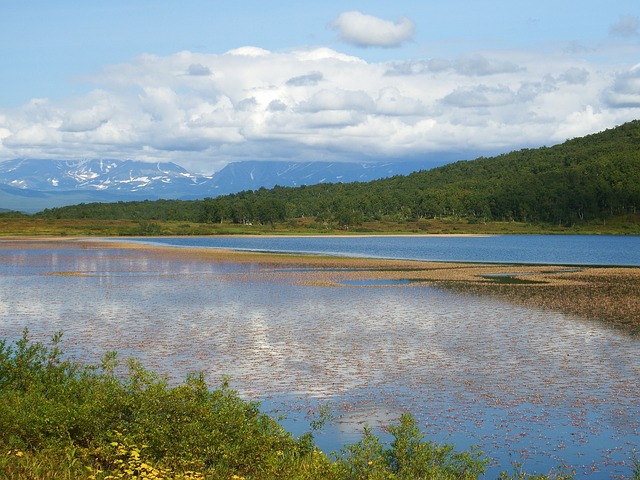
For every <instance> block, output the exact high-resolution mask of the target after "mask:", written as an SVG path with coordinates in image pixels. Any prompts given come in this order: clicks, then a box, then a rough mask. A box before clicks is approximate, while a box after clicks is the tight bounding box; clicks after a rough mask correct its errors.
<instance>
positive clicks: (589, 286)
mask: <svg viewBox="0 0 640 480" xmlns="http://www.w3.org/2000/svg"><path fill="white" fill-rule="evenodd" d="M114 240H115V241H114ZM54 245H58V246H60V247H63V248H80V249H92V250H93V249H101V248H110V249H114V248H115V249H119V250H122V251H123V252H127V251H128V252H131V254H132V255H136V252H141V251H144V252H145V253H146V254H150V255H156V254H157V255H162V256H167V255H171V256H172V257H174V258H185V259H189V260H191V261H193V260H195V261H205V262H211V261H213V262H224V263H234V262H235V263H245V264H246V263H255V264H258V265H260V266H261V268H265V269H273V270H274V271H275V272H276V273H277V274H278V275H282V276H286V277H287V278H289V279H290V281H292V282H296V283H300V284H306V285H315V286H327V287H341V288H354V286H353V285H350V284H349V282H359V283H358V285H359V286H357V287H356V288H378V287H380V286H385V287H389V286H394V287H396V288H413V287H419V286H435V287H438V288H444V289H447V290H452V291H456V292H459V293H461V294H472V295H489V296H494V297H497V298H501V299H503V300H504V301H507V302H511V303H515V304H519V305H525V306H530V307H534V308H543V309H550V310H554V311H560V312H563V313H565V314H568V315H577V316H581V317H584V318H587V319H595V320H601V321H604V322H606V323H607V324H610V325H612V326H614V327H616V328H619V329H621V330H622V331H624V332H626V333H631V334H633V335H640V267H614V266H592V265H583V266H574V265H572V266H566V265H524V264H493V263H478V262H474V263H463V262H443V261H421V260H397V259H384V258H364V257H341V256H329V255H312V254H297V253H265V252H253V251H238V250H231V249H212V248H206V247H175V246H169V245H154V244H151V243H141V242H134V241H130V242H128V241H127V238H126V237H117V239H110V238H109V237H55V236H47V237H37V236H24V237H21V236H13V237H2V238H0V250H2V249H5V248H13V247H16V246H19V247H20V248H33V249H39V248H50V247H52V246H54ZM54 274H55V273H54ZM61 274H62V273H61ZM66 274H77V273H76V272H66ZM384 282H387V283H384Z"/></svg>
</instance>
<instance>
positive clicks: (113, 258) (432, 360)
mask: <svg viewBox="0 0 640 480" xmlns="http://www.w3.org/2000/svg"><path fill="white" fill-rule="evenodd" d="M485 238H494V237H473V239H472V238H448V239H447V238H435V237H434V238H433V239H432V240H435V241H436V242H435V244H438V245H446V244H447V242H446V240H451V241H452V242H451V243H449V244H448V245H449V246H448V247H446V249H448V251H449V255H458V254H459V250H460V249H461V248H462V247H461V245H463V244H464V242H462V241H463V240H465V241H471V240H473V241H471V242H470V243H472V244H475V243H474V241H475V239H478V240H480V241H481V242H482V241H484V239H485ZM498 238H502V237H498ZM531 238H532V240H533V242H532V248H533V252H535V253H532V251H529V252H523V251H518V249H520V250H521V249H522V248H523V247H518V248H515V247H514V248H510V249H509V250H511V252H512V253H511V254H510V255H518V256H519V257H520V258H522V259H523V260H522V261H523V262H527V263H529V262H531V263H541V262H543V263H547V262H546V259H547V258H548V257H547V256H546V255H547V254H548V253H544V254H543V253H542V252H543V251H544V252H547V251H548V250H549V249H548V248H546V247H544V245H543V244H544V242H545V240H543V239H541V238H533V237H531ZM553 239H554V240H556V239H559V241H560V242H561V243H564V244H565V245H574V246H575V249H581V251H583V252H584V248H586V247H585V246H584V245H588V244H589V242H585V244H582V243H581V242H582V240H580V239H576V238H564V237H553ZM617 239H623V240H622V241H620V240H617ZM230 240H231V241H237V242H239V243H240V244H241V246H236V247H230V245H229V244H218V243H217V242H218V241H220V242H229V241H230ZM254 240H264V241H265V242H266V244H262V246H261V245H259V244H257V243H253V242H254ZM303 240H305V241H306V242H309V241H311V242H316V243H314V245H315V246H314V247H313V248H312V249H311V250H309V251H316V250H315V249H316V248H319V247H318V246H317V245H318V243H319V244H321V245H322V244H325V248H326V251H324V252H323V253H330V254H333V255H339V254H350V253H349V252H345V251H343V249H344V248H346V247H344V244H345V243H346V244H348V245H349V248H355V246H354V245H355V244H357V243H358V242H362V244H361V246H360V247H359V248H358V249H356V250H359V253H358V255H364V256H366V255H367V254H369V253H370V254H371V255H380V256H394V252H396V255H398V256H402V258H405V257H404V255H414V254H413V253H401V254H400V253H398V252H407V251H415V250H416V249H417V250H419V251H425V250H426V249H427V246H425V244H424V243H422V244H421V243H420V242H419V241H420V240H421V238H414V237H403V240H401V243H402V242H404V241H407V242H408V243H409V244H413V242H418V245H419V246H418V247H416V246H411V247H409V246H398V245H395V246H394V245H390V244H389V243H393V242H391V240H392V239H390V238H385V237H374V238H369V237H367V238H362V239H360V238H359V237H354V238H352V237H349V238H346V239H337V238H335V239H333V238H326V239H325V238H323V239H319V238H315V239H308V238H305V239H303ZM520 240H521V239H518V241H520ZM522 240H525V239H522ZM568 240H573V242H569V241H568ZM602 240H605V241H606V242H605V244H606V245H609V247H607V248H611V249H612V250H611V253H612V257H611V258H613V260H611V259H610V260H609V261H607V256H606V255H605V254H604V253H603V252H600V251H597V252H596V251H594V250H591V251H589V252H588V256H589V259H591V261H590V260H589V259H586V258H585V259H583V260H582V261H579V262H578V260H579V259H576V261H571V259H570V258H569V257H562V258H564V260H563V261H561V262H558V261H554V262H549V263H566V264H574V263H597V264H609V263H612V264H633V265H635V264H636V263H632V262H634V261H637V252H636V253H635V254H634V252H633V251H627V253H625V254H622V255H620V251H624V250H625V248H626V247H624V245H627V246H628V245H633V243H634V242H637V237H636V238H632V237H594V238H593V239H590V241H596V242H599V241H602ZM145 241H149V240H148V239H145ZM152 241H153V242H161V241H162V242H164V241H169V242H171V243H174V244H178V243H179V244H181V245H183V246H184V245H186V243H182V242H194V241H195V242H204V243H206V244H207V245H209V246H214V247H218V248H246V249H255V250H262V249H264V250H278V251H295V250H292V248H293V247H292V244H291V243H287V242H293V241H297V240H296V239H287V238H276V239H264V238H261V239H253V238H248V239H246V238H242V239H240V238H237V239H218V238H206V239H205V238H188V239H153V240H152ZM501 241H504V240H501ZM629 241H631V242H630V243H629ZM209 242H212V243H209ZM246 242H249V243H246ZM334 242H335V243H334ZM340 242H342V243H341V245H340V246H336V245H337V243H340ZM385 242H386V243H387V245H386V247H385V248H386V250H383V251H380V250H374V249H373V248H374V246H375V245H377V246H378V247H379V245H380V244H381V243H382V244H384V243H385ZM617 242H620V243H617ZM1 243H2V242H0V254H1V257H0V336H1V337H2V338H13V339H15V338H18V337H19V336H20V334H21V331H22V329H23V328H24V327H28V328H29V330H30V332H31V334H32V336H33V338H34V339H38V340H46V339H48V338H49V337H50V336H51V334H52V333H53V332H55V331H59V330H62V331H64V337H63V338H64V346H65V349H66V350H67V351H68V352H70V353H71V354H73V355H75V356H76V357H77V358H80V359H86V360H90V361H97V360H98V359H99V358H100V357H101V356H102V355H103V354H104V353H105V352H107V351H110V350H117V351H118V352H119V353H120V356H121V358H126V357H129V356H135V357H136V358H138V359H140V360H141V361H142V362H143V364H144V365H146V366H147V367H149V368H152V369H154V370H156V371H160V372H165V373H168V374H169V376H170V378H171V379H172V381H174V382H179V381H181V380H182V379H184V378H185V376H186V375H187V374H188V373H189V372H197V371H202V372H204V373H205V375H206V377H207V379H208V381H209V382H210V383H211V384H212V385H215V384H217V383H219V382H220V381H221V380H222V378H223V377H224V376H226V375H230V376H231V379H232V382H231V384H232V386H233V387H234V388H235V389H237V390H238V391H239V392H240V393H241V395H242V396H243V397H245V398H249V399H257V400H259V401H261V402H262V404H263V408H264V409H265V410H266V411H269V412H271V413H274V414H284V415H285V416H286V418H285V419H284V420H283V424H284V425H285V426H286V427H287V428H289V429H290V430H292V431H293V432H295V433H297V434H300V433H302V432H304V431H306V430H307V429H308V428H309V421H310V420H311V419H313V418H314V417H313V415H314V414H315V412H317V410H318V408H319V406H320V405H324V404H325V403H326V402H328V404H329V407H330V410H331V412H332V414H333V417H334V420H333V421H332V422H331V424H329V425H327V427H326V428H325V430H324V431H323V432H321V433H320V434H318V435H317V437H316V439H317V441H318V443H319V445H320V446H321V447H322V448H323V449H325V450H327V451H330V450H338V449H339V448H340V446H341V445H343V444H344V443H352V442H354V441H357V440H358V439H359V433H360V432H361V429H362V427H363V425H365V424H368V425H370V426H372V427H375V428H376V429H378V430H377V431H378V432H380V431H381V430H379V429H380V427H381V426H383V425H386V424H389V423H390V422H393V421H395V420H396V419H397V418H398V416H399V414H400V413H401V412H403V411H409V412H412V413H413V414H414V415H415V416H416V418H417V420H418V422H419V424H420V425H421V427H422V430H423V431H424V432H425V433H426V434H427V437H428V438H429V439H432V440H435V441H438V442H448V443H453V444H455V445H456V447H458V448H468V447H470V446H472V445H478V446H479V447H480V448H481V449H482V450H483V451H484V452H485V453H486V454H487V455H488V456H489V457H490V458H491V459H492V466H491V467H490V469H489V474H488V475H487V477H488V478H495V476H497V473H498V472H499V471H500V470H509V471H511V468H512V467H511V465H512V464H513V463H514V462H521V463H522V464H523V468H524V470H526V471H528V472H534V471H536V472H539V473H547V472H549V470H550V469H552V468H553V467H556V466H558V465H561V464H567V465H571V466H572V467H573V468H575V469H576V473H577V475H578V477H579V478H582V477H584V478H610V477H615V476H616V475H625V474H629V472H630V467H629V464H630V456H631V452H632V450H633V449H634V448H635V449H638V448H640V445H639V442H638V438H639V433H640V402H638V392H639V391H640V340H638V338H637V337H630V336H627V335H625V334H623V333H621V332H619V331H617V330H615V329H613V328H609V327H607V326H606V325H605V324H603V323H600V322H597V321H590V320H586V319H582V318H579V317H572V316H567V315H563V314H560V313H554V312H550V311H545V310H541V309H535V308H527V307H520V306H515V305H513V304H509V303H507V302H502V301H500V300H499V299H496V298H488V297H481V296H475V295H470V294H457V293H453V292H450V291H447V290H444V289H441V288H436V287H433V286H425V285H413V284H404V283H399V284H393V285H389V284H358V283H352V284H349V285H346V286H343V287H336V286H332V287H326V286H317V285H316V286H314V285H309V284H308V283H305V282H301V281H300V279H301V278H307V277H306V276H308V277H309V278H310V277H312V276H313V271H310V270H309V269H306V268H305V265H304V263H301V264H300V269H298V270H296V269H292V268H289V269H280V268H278V267H277V266H273V265H265V264H260V263H259V261H258V260H256V262H255V263H242V264H240V263H233V262H211V261H207V260H206V258H202V257H197V256H193V258H192V257H188V256H184V255H181V256H171V255H164V256H163V255H160V254H158V253H153V252H152V251H146V250H144V249H143V250H127V249H122V248H113V249H111V248H86V244H73V242H69V243H64V244H58V245H56V244H52V245H51V246H44V247H41V248H38V249H31V248H26V247H25V248H21V247H20V246H17V245H14V246H12V247H11V248H2V245H1ZM427 244H428V247H429V248H431V247H432V245H433V244H431V243H428V242H427ZM82 245H84V247H82V248H81V246H82ZM306 245H307V247H305V248H310V247H309V246H308V245H309V243H306ZM476 245H477V244H476ZM591 245H593V244H592V243H591ZM636 245H637V243H636ZM543 247H544V248H543ZM438 248H442V249H444V248H445V247H444V246H442V247H438ZM483 248H485V247H483ZM487 248H488V247H487ZM492 248H495V247H492ZM565 248H566V249H568V250H571V248H570V247H565ZM591 248H593V247H591ZM502 250H505V249H502ZM305 251H307V250H305ZM385 252H386V253H385ZM387 254H388V255H387ZM428 255H431V253H429V254H428ZM634 255H636V256H635V257H634ZM406 258H413V257H406ZM634 258H635V259H636V260H634ZM534 259H537V260H536V261H533V260H534ZM594 259H595V260H594ZM440 260H445V258H442V259H440ZM446 260H455V258H451V257H448V258H446ZM467 260H471V259H467ZM487 261H505V260H503V259H502V257H500V258H493V259H492V260H487ZM509 261H515V260H509ZM630 262H631V263H630Z"/></svg>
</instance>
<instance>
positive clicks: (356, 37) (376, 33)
mask: <svg viewBox="0 0 640 480" xmlns="http://www.w3.org/2000/svg"><path fill="white" fill-rule="evenodd" d="M330 26H331V28H333V29H334V30H337V31H338V32H339V33H340V38H341V39H342V40H343V41H345V42H347V43H350V44H353V45H356V46H358V47H385V48H389V47H398V46H400V45H401V44H403V43H404V42H406V41H408V40H411V39H412V37H413V33H414V31H415V24H414V23H413V22H412V21H411V20H409V19H408V18H406V17H401V18H400V19H398V20H397V21H396V22H390V21H387V20H383V19H381V18H378V17H374V16H371V15H365V14H364V13H360V12H345V13H342V14H341V15H340V16H339V17H338V18H337V19H336V20H334V21H333V22H332V23H331V25H330Z"/></svg>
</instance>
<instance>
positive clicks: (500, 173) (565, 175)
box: [38, 120, 640, 226]
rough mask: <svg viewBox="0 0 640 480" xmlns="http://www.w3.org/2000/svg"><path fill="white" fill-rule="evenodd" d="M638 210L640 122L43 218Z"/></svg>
mask: <svg viewBox="0 0 640 480" xmlns="http://www.w3.org/2000/svg"><path fill="white" fill-rule="evenodd" d="M639 207H640V121H639V120H636V121H632V122H629V123H626V124H624V125H621V126H619V127H616V128H613V129H609V130H606V131H604V132H601V133H597V134H593V135H588V136H586V137H582V138H576V139H572V140H569V141H567V142H565V143H563V144H560V145H556V146H553V147H542V148H537V149H525V150H520V151H515V152H511V153H507V154H504V155H499V156H497V157H491V158H478V159H476V160H471V161H460V162H456V163H452V164H448V165H445V166H442V167H439V168H435V169H433V170H428V171H421V172H416V173H413V174H410V175H407V176H396V177H392V178H388V179H383V180H377V181H372V182H367V183H347V184H321V185H313V186H303V187H297V188H293V187H286V188H285V187H277V186H276V187H275V188H273V189H270V190H267V189H260V190H257V191H245V192H240V193H237V194H233V195H227V196H222V197H216V198H206V199H204V200H195V201H177V200H175V201H174V200H160V201H155V202H148V201H147V202H126V203H123V202H120V203H115V204H86V205H78V206H71V207H63V208H57V209H51V210H45V211H44V212H41V213H40V214H38V216H43V217H47V218H105V219H115V218H123V219H134V220H180V221H199V222H203V221H206V222H221V221H231V222H237V223H243V222H259V223H270V222H280V221H284V220H287V219H291V218H300V217H314V218H315V219H316V221H318V222H322V223H332V224H336V225H340V226H346V225H356V224H358V223H360V222H363V221H370V220H395V221H411V220H416V219H421V218H430V217H457V218H469V219H470V220H477V221H485V220H486V221H489V220H514V221H524V222H532V223H537V222H541V223H554V224H563V225H571V224H576V223H580V222H584V221H589V220H594V219H606V218H608V217H610V216H614V215H621V214H629V213H636V210H637V209H638V208H639Z"/></svg>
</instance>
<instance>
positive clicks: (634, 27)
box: [609, 15, 640, 38]
mask: <svg viewBox="0 0 640 480" xmlns="http://www.w3.org/2000/svg"><path fill="white" fill-rule="evenodd" d="M609 34H610V35H611V36H614V37H626V38H629V37H638V36H640V18H639V17H636V16H633V15H625V16H623V17H620V19H619V20H618V21H617V22H615V23H614V24H612V25H611V27H609Z"/></svg>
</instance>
